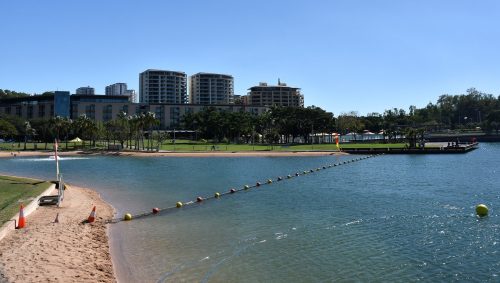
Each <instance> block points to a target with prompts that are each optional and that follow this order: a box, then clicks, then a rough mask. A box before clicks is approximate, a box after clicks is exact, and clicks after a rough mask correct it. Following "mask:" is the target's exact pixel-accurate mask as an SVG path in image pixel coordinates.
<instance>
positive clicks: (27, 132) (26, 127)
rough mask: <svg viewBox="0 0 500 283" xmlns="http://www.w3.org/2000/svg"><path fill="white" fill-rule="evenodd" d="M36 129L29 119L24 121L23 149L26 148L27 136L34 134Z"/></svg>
mask: <svg viewBox="0 0 500 283" xmlns="http://www.w3.org/2000/svg"><path fill="white" fill-rule="evenodd" d="M35 133H36V131H35V129H33V128H32V127H31V124H30V122H29V121H26V122H24V150H26V142H27V140H28V137H29V136H33V135H35Z"/></svg>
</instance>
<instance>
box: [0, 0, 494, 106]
mask: <svg viewBox="0 0 500 283" xmlns="http://www.w3.org/2000/svg"><path fill="white" fill-rule="evenodd" d="M0 11H2V13H1V15H2V17H1V23H0V36H1V41H2V43H1V44H0V88H2V89H11V90H16V91H24V92H29V93H33V92H36V93H41V92H44V91H50V90H69V91H71V92H72V93H73V92H74V91H75V89H76V88H78V87H80V86H87V85H90V86H92V87H95V88H96V92H97V93H104V87H105V86H106V85H109V84H112V83H115V82H126V83H127V84H128V85H129V88H133V89H136V90H137V91H138V88H139V87H138V80H139V79H138V78H139V73H140V72H142V71H144V70H146V69H149V68H155V69H166V70H178V71H184V72H186V73H187V74H188V75H192V74H194V73H197V72H216V73H226V74H231V75H233V76H234V79H235V93H236V94H246V92H247V89H248V88H249V87H251V86H253V85H256V84H258V83H259V82H262V81H264V82H268V83H273V84H275V83H276V82H277V80H278V78H280V79H281V81H282V82H286V83H288V84H289V85H291V86H296V87H300V88H302V92H303V94H304V96H305V104H306V105H316V106H320V107H322V108H323V109H326V110H328V111H332V112H334V114H335V115H338V114H340V113H342V112H348V111H352V110H354V111H359V113H360V114H366V113H368V112H383V111H384V110H385V109H389V108H393V107H398V108H404V109H408V107H409V106H410V105H416V106H417V107H424V106H425V105H426V104H427V103H429V102H435V101H436V100H437V98H438V96H439V95H441V94H461V93H465V91H466V89H467V88H469V87H476V88H477V89H478V90H481V91H483V92H486V93H491V94H494V95H495V96H497V95H499V94H500V16H499V15H500V1H496V0H481V1H470V0H467V1H465V0H441V1H436V0H434V1H430V0H407V1H403V0H364V1H361V0H344V1H337V0H331V1H314V0H309V1H306V0H304V1H302V0H301V1H294V0H290V1H272V0H267V1H261V0H254V1H233V0H232V1H230V0H212V1H206V0H200V1H195V0H186V1H162V0H157V1H155V0H148V1H126V0H120V1H119V0H108V1H104V0H86V1H56V0H54V1H39V0H34V1H21V0H20V1H13V0H11V1H0Z"/></svg>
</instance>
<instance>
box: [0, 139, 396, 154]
mask: <svg viewBox="0 0 500 283" xmlns="http://www.w3.org/2000/svg"><path fill="white" fill-rule="evenodd" d="M153 144H156V142H153ZM146 147H147V142H146V141H145V148H146ZM340 147H341V149H342V148H343V149H352V148H358V149H364V148H391V149H392V148H403V147H405V143H387V144H381V143H344V144H341V145H340ZM106 148H107V143H105V142H97V144H96V147H95V148H93V149H97V150H99V149H106ZM141 148H142V146H141ZM23 149H24V144H23V143H21V144H20V146H19V144H18V143H2V144H0V150H6V151H12V152H17V151H23ZM35 149H36V150H42V151H43V150H45V144H44V143H38V144H35V143H27V144H26V150H35ZM81 149H82V143H71V142H70V143H68V147H67V148H66V143H64V142H61V143H60V144H59V150H60V151H66V150H69V151H71V150H81ZM85 149H89V143H88V142H87V143H86V146H85ZM47 150H49V151H52V150H53V144H47ZM160 150H166V151H183V152H185V151H187V152H196V151H213V150H215V151H229V152H233V151H321V150H325V151H336V150H337V146H336V145H335V144H297V145H281V144H280V145H268V144H255V145H252V144H226V143H210V142H208V143H201V142H197V141H190V140H176V142H175V144H174V143H173V142H172V141H171V140H167V141H166V142H164V143H163V144H162V146H161V148H160Z"/></svg>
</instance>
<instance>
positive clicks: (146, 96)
mask: <svg viewBox="0 0 500 283" xmlns="http://www.w3.org/2000/svg"><path fill="white" fill-rule="evenodd" d="M139 102H140V103H180V104H183V103H188V97H187V76H186V73H184V72H174V71H165V70H152V69H148V70H146V71H144V72H142V73H140V74H139Z"/></svg>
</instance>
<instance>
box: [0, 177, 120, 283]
mask: <svg viewBox="0 0 500 283" xmlns="http://www.w3.org/2000/svg"><path fill="white" fill-rule="evenodd" d="M54 194H56V191H55V190H54ZM94 205H95V206H97V209H96V212H97V213H96V214H97V217H96V222H94V223H92V224H82V221H83V220H86V219H87V218H88V216H89V214H90V211H91V210H92V207H93V206H94ZM57 213H59V223H54V220H55V218H56V215H57ZM113 213H114V210H113V208H112V207H111V206H110V205H109V204H107V203H105V202H104V201H103V200H102V199H101V198H100V196H99V194H97V193H96V192H94V191H92V190H89V189H85V188H78V187H75V186H72V185H69V187H68V189H66V191H65V200H64V201H63V204H62V206H61V207H60V208H58V207H56V206H42V207H38V208H37V210H36V211H35V212H33V213H32V214H31V215H29V216H28V217H27V218H26V228H24V229H20V230H13V231H11V232H10V233H9V234H8V235H7V236H6V237H5V238H4V239H2V240H1V241H0V282H4V281H6V282H116V279H115V275H114V271H113V264H112V261H111V256H110V251H109V242H108V229H107V225H106V224H104V220H105V219H110V218H112V217H113Z"/></svg>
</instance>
